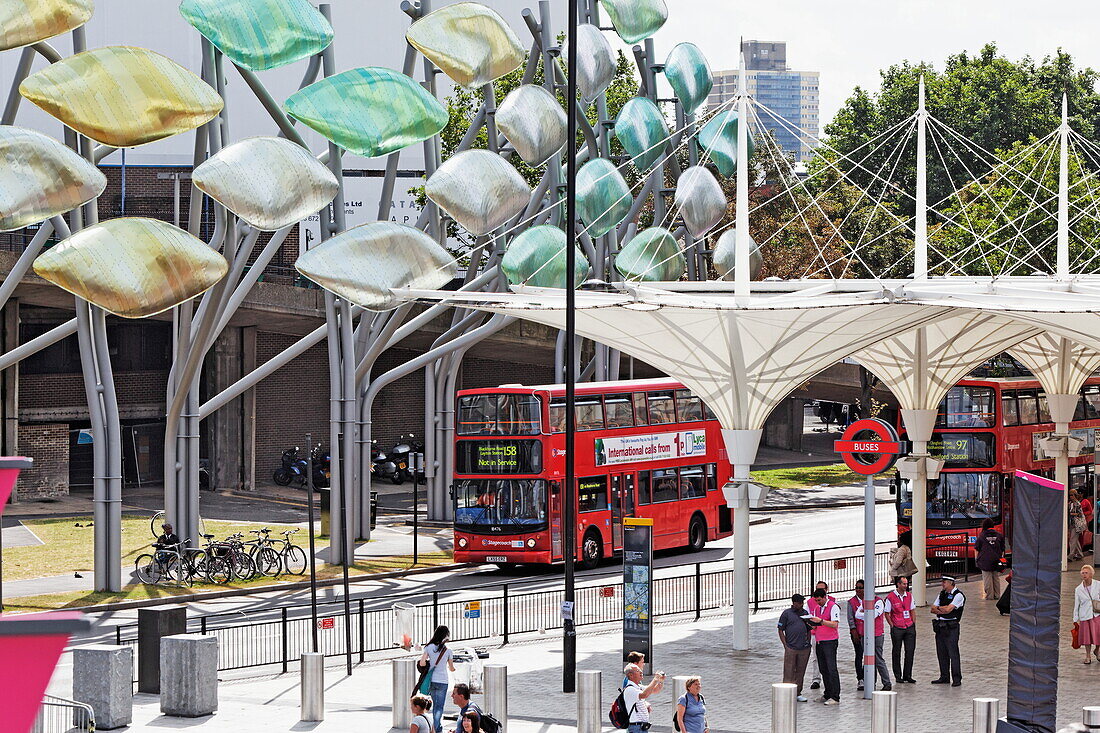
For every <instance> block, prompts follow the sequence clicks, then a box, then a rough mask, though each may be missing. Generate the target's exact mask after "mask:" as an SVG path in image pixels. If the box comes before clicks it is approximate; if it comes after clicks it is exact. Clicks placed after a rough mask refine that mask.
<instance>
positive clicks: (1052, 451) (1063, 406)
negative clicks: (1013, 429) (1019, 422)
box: [1042, 394, 1081, 573]
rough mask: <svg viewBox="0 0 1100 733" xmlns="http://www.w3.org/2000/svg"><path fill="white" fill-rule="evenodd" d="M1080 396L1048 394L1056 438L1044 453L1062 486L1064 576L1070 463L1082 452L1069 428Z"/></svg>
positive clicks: (1045, 443) (1046, 443)
mask: <svg viewBox="0 0 1100 733" xmlns="http://www.w3.org/2000/svg"><path fill="white" fill-rule="evenodd" d="M1080 399H1081V397H1080V395H1076V394H1047V407H1048V408H1049V409H1050V417H1051V419H1052V420H1054V434H1053V435H1051V436H1050V437H1049V438H1047V439H1045V440H1044V441H1043V442H1042V449H1043V452H1044V453H1046V454H1047V456H1049V457H1051V458H1053V459H1054V480H1055V481H1057V482H1058V483H1060V484H1062V486H1063V487H1064V491H1062V516H1063V517H1066V520H1067V521H1063V522H1062V572H1063V573H1064V572H1065V571H1066V570H1067V568H1068V562H1069V560H1068V557H1067V555H1068V554H1069V521H1068V515H1069V459H1070V458H1073V457H1076V456H1077V455H1078V454H1079V453H1080V450H1081V440H1080V439H1078V438H1072V437H1070V434H1069V424H1070V422H1071V421H1072V420H1073V413H1074V411H1076V409H1077V402H1078V400H1080Z"/></svg>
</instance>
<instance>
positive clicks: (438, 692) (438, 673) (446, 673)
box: [420, 626, 455, 731]
mask: <svg viewBox="0 0 1100 733" xmlns="http://www.w3.org/2000/svg"><path fill="white" fill-rule="evenodd" d="M450 640H451V630H450V629H448V628H447V627H446V626H437V627H436V629H435V633H434V634H432V639H431V641H429V642H428V644H427V645H426V646H425V647H424V653H423V654H422V655H421V656H420V661H421V662H427V663H428V666H429V667H431V671H430V672H429V673H428V674H430V675H431V680H432V681H431V685H430V687H429V692H428V694H429V695H431V698H432V715H433V717H434V718H435V720H434V722H435V728H434V729H433V730H436V731H438V730H440V727H439V726H440V725H442V723H443V706H444V705H445V704H446V703H447V688H448V687H450V684H451V674H450V673H451V672H454V671H455V663H454V661H453V659H452V654H451V649H450V647H448V646H447V642H448V641H450Z"/></svg>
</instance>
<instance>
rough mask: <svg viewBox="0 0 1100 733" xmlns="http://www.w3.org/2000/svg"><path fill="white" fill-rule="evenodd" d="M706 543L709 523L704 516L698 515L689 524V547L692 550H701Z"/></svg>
mask: <svg viewBox="0 0 1100 733" xmlns="http://www.w3.org/2000/svg"><path fill="white" fill-rule="evenodd" d="M706 544H707V523H706V522H704V521H703V518H702V517H700V516H699V515H696V516H694V517H692V518H691V524H690V525H688V548H689V549H690V550H691V551H692V552H699V551H700V550H702V549H703V547H705V546H706Z"/></svg>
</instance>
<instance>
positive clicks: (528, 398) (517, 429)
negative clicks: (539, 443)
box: [458, 394, 542, 435]
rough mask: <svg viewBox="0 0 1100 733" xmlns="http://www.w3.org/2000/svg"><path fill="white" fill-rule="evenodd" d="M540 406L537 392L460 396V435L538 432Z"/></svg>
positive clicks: (535, 433)
mask: <svg viewBox="0 0 1100 733" xmlns="http://www.w3.org/2000/svg"><path fill="white" fill-rule="evenodd" d="M541 423H542V416H541V409H540V407H539V400H538V398H537V397H535V396H534V395H525V394H498V395H492V394H482V395H467V396H465V397H460V398H459V399H458V434H459V435H538V434H539V432H541V430H540V428H541Z"/></svg>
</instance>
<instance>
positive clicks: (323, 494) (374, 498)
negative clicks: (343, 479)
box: [317, 488, 378, 537]
mask: <svg viewBox="0 0 1100 733" xmlns="http://www.w3.org/2000/svg"><path fill="white" fill-rule="evenodd" d="M317 495H318V496H319V497H320V498H321V536H322V537H331V536H332V533H331V532H330V531H329V529H330V528H329V522H331V521H332V489H329V488H323V489H320V488H319V489H317ZM377 526H378V492H377V491H372V492H370V528H371V529H374V528H376V527H377Z"/></svg>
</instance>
